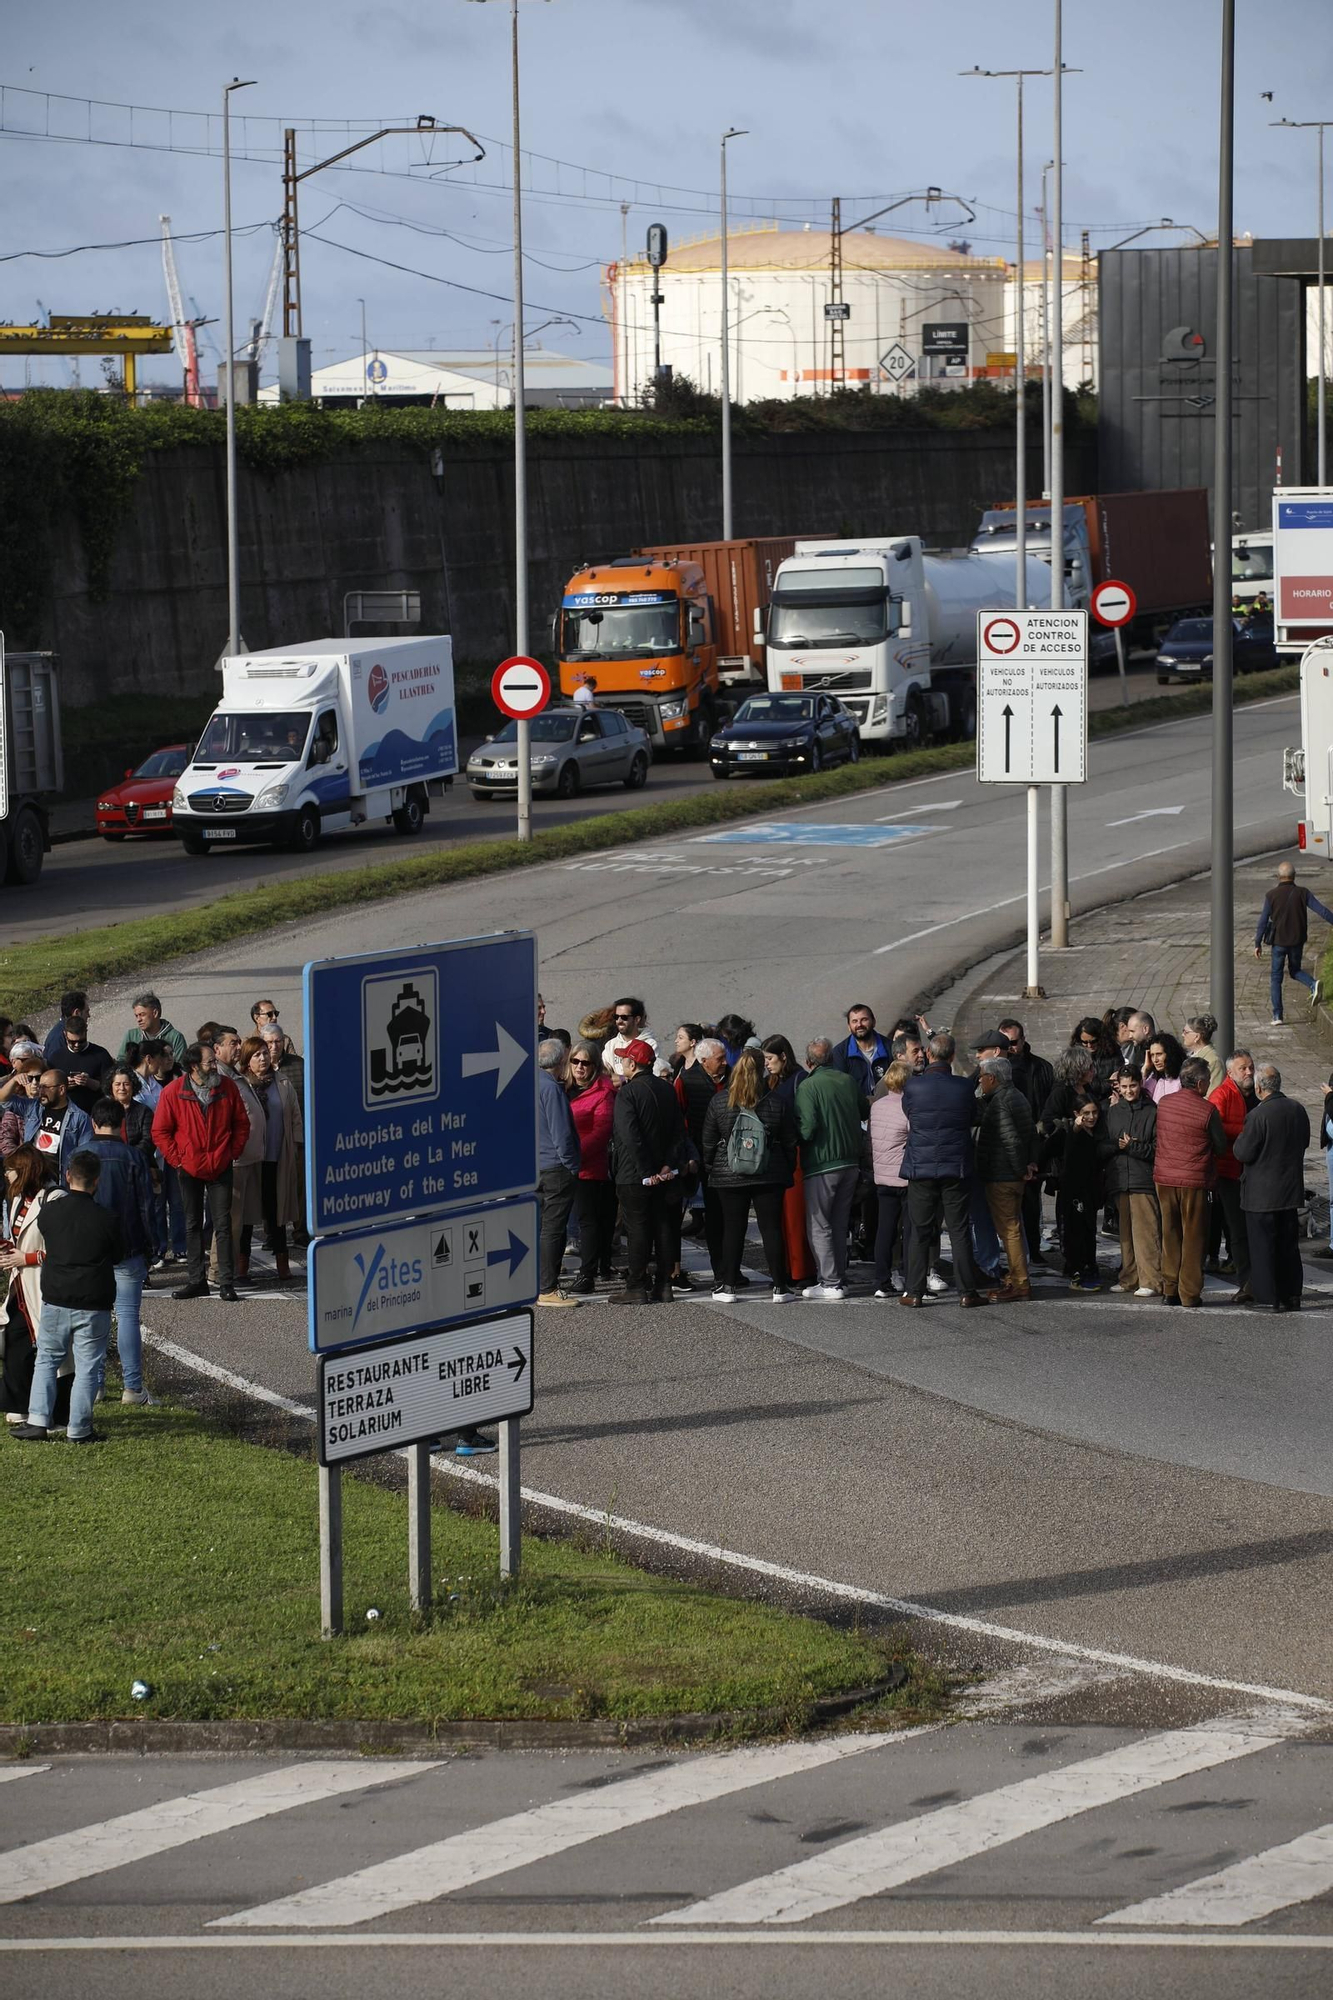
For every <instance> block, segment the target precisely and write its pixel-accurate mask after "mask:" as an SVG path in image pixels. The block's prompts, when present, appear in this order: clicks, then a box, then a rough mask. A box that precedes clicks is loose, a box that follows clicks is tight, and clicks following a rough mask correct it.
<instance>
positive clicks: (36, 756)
mask: <svg viewBox="0 0 1333 2000" xmlns="http://www.w3.org/2000/svg"><path fill="white" fill-rule="evenodd" d="M64 788H65V765H64V756H63V753H62V750H61V743H60V682H59V679H58V677H57V674H56V660H55V655H54V654H53V653H6V651H5V643H4V634H3V633H0V879H3V880H4V881H5V882H8V883H12V884H14V885H15V886H16V887H19V888H27V887H29V886H30V885H31V884H32V883H34V882H35V881H36V880H37V877H38V876H39V875H40V874H41V872H42V857H43V856H44V855H45V854H47V853H48V852H49V851H50V847H51V829H50V824H49V822H48V819H47V801H48V799H50V798H51V797H53V796H54V795H57V794H59V793H60V792H62V791H63V790H64Z"/></svg>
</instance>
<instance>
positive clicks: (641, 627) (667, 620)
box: [561, 597, 680, 660]
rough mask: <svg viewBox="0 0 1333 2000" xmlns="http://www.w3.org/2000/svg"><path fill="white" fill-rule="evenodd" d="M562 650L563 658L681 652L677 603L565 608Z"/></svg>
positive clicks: (607, 657) (674, 599) (619, 657)
mask: <svg viewBox="0 0 1333 2000" xmlns="http://www.w3.org/2000/svg"><path fill="white" fill-rule="evenodd" d="M562 625H563V640H562V644H561V653H562V656H563V657H564V658H565V659H566V660H606V659H621V658H624V657H625V656H626V655H630V654H633V655H636V656H637V655H638V654H641V653H645V654H646V653H678V652H679V651H680V603H679V600H678V599H676V598H674V597H673V598H672V599H671V601H670V602H669V603H667V604H607V605H601V606H598V607H597V608H595V609H593V608H590V609H588V610H586V611H582V610H580V611H566V612H565V614H564V618H563V621H562Z"/></svg>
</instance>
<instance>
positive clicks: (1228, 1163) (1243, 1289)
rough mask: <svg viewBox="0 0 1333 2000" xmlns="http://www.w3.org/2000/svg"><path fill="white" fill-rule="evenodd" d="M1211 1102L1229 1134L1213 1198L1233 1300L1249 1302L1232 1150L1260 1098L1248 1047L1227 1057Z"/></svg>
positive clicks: (1242, 1217) (1247, 1246)
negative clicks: (1231, 1269) (1231, 1273)
mask: <svg viewBox="0 0 1333 2000" xmlns="http://www.w3.org/2000/svg"><path fill="white" fill-rule="evenodd" d="M1208 1102H1209V1103H1210V1104H1214V1105H1216V1106H1217V1115H1218V1117H1219V1118H1220V1119H1221V1120H1222V1130H1223V1131H1224V1132H1225V1133H1226V1135H1227V1149H1226V1151H1225V1153H1223V1155H1222V1157H1221V1159H1220V1160H1219V1161H1218V1163H1217V1186H1216V1187H1215V1188H1214V1189H1213V1198H1214V1200H1215V1201H1216V1202H1217V1205H1218V1207H1219V1208H1220V1209H1221V1211H1222V1216H1223V1220H1224V1221H1225V1223H1226V1228H1227V1245H1228V1248H1229V1249H1230V1251H1231V1261H1232V1263H1233V1264H1234V1265H1235V1267H1236V1277H1237V1280H1238V1283H1237V1286H1236V1292H1235V1296H1234V1298H1233V1299H1232V1301H1231V1303H1232V1304H1233V1305H1237V1306H1239V1305H1246V1304H1248V1303H1249V1301H1250V1299H1251V1298H1253V1296H1254V1294H1253V1293H1252V1292H1251V1290H1250V1240H1249V1236H1248V1234H1247V1232H1246V1228H1245V1210H1244V1209H1243V1208H1242V1207H1241V1205H1240V1161H1239V1160H1238V1159H1237V1158H1236V1155H1235V1154H1234V1152H1233V1151H1232V1143H1233V1141H1234V1140H1235V1139H1236V1137H1237V1135H1238V1134H1239V1132H1240V1130H1241V1127H1242V1126H1243V1125H1244V1123H1245V1120H1246V1119H1247V1118H1248V1117H1249V1115H1250V1113H1251V1112H1252V1111H1253V1109H1254V1107H1255V1104H1256V1103H1257V1102H1258V1100H1257V1099H1256V1097H1255V1094H1254V1057H1253V1056H1252V1055H1251V1054H1250V1052H1249V1050H1248V1049H1235V1050H1233V1051H1232V1053H1231V1054H1230V1055H1229V1056H1228V1057H1227V1073H1226V1076H1225V1077H1224V1078H1223V1080H1222V1082H1221V1083H1219V1084H1218V1086H1217V1089H1216V1090H1210V1091H1209V1093H1208Z"/></svg>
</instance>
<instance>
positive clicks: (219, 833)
mask: <svg viewBox="0 0 1333 2000" xmlns="http://www.w3.org/2000/svg"><path fill="white" fill-rule="evenodd" d="M203 835H204V839H205V840H235V838H236V829H235V827H234V826H206V827H205V828H204V829H203Z"/></svg>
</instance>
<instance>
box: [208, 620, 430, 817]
mask: <svg viewBox="0 0 1333 2000" xmlns="http://www.w3.org/2000/svg"><path fill="white" fill-rule="evenodd" d="M457 770H458V738H457V730H456V725H455V715H454V672H453V647H452V642H451V640H450V639H449V638H447V637H442V636H434V637H428V636H419V637H413V638H405V639H314V640H308V641H305V642H303V643H301V644H298V645H294V646H274V647H270V648H269V649H268V650H267V651H265V652H260V653H245V654H240V655H238V656H236V657H235V658H232V659H227V660H224V661H223V664H222V700H221V701H220V702H219V704H218V706H217V708H216V709H215V711H214V713H213V716H212V718H211V720H210V721H209V723H208V725H207V727H206V728H205V730H204V733H203V735H202V736H201V737H200V739H199V745H198V748H197V749H196V750H195V753H194V756H193V758H192V759H191V762H190V764H189V766H188V767H187V769H186V770H185V771H184V772H183V773H182V775H181V778H180V781H179V784H178V786H177V788H176V796H175V800H174V802H173V808H172V810H173V825H174V828H175V831H176V832H177V833H179V834H180V836H181V838H182V840H183V841H184V843H185V845H186V847H187V848H188V849H189V850H190V851H191V852H194V853H202V852H203V851H204V850H205V848H206V847H208V846H210V845H213V844H215V843H222V842H228V843H234V842H237V841H253V840H266V841H272V842H275V843H284V842H290V843H291V844H292V845H294V846H297V847H302V848H305V847H310V846H313V844H314V842H315V841H316V840H317V839H318V838H319V835H320V833H321V832H327V831H331V830H334V829H336V828H341V827H347V826H358V825H361V824H363V823H364V822H365V821H367V820H370V819H386V818H390V817H392V819H393V821H394V823H395V825H396V826H397V827H398V828H399V830H400V832H404V833H414V832H416V831H418V830H419V827H420V823H421V820H422V818H423V817H424V815H425V813H426V812H427V811H428V810H429V803H428V801H429V797H430V794H431V792H432V791H438V790H440V789H441V787H442V785H443V783H444V782H446V781H448V780H450V779H452V778H453V776H454V775H455V774H456V772H457Z"/></svg>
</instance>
